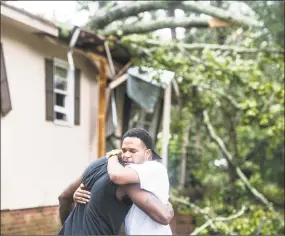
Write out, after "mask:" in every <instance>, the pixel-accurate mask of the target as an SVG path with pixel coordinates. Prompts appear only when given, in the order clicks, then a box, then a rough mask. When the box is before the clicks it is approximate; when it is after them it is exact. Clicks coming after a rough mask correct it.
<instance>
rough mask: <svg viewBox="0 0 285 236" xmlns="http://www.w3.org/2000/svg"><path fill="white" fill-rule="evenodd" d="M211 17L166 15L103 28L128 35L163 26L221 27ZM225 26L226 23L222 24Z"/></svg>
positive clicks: (108, 32) (146, 31) (111, 32)
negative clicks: (161, 17) (213, 23)
mask: <svg viewBox="0 0 285 236" xmlns="http://www.w3.org/2000/svg"><path fill="white" fill-rule="evenodd" d="M211 22H212V21H211V19H208V18H204V17H203V18H202V17H196V18H194V17H182V18H175V17H168V18H166V19H159V20H150V21H147V22H137V23H135V24H122V25H120V26H119V27H118V26H114V25H113V26H109V27H107V28H105V29H104V32H105V33H106V34H116V35H118V34H120V35H128V34H142V33H148V32H151V31H155V30H158V29H163V28H171V29H173V28H177V27H182V28H193V27H196V28H208V27H222V24H220V25H212V24H211ZM224 26H226V24H225V25H224Z"/></svg>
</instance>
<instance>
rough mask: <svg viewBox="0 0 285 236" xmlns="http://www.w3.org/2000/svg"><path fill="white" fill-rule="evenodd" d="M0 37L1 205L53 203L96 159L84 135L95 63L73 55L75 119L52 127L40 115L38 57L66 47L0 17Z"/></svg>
mask: <svg viewBox="0 0 285 236" xmlns="http://www.w3.org/2000/svg"><path fill="white" fill-rule="evenodd" d="M1 42H2V44H3V48H4V53H5V55H4V56H5V62H6V69H7V75H8V78H9V86H10V94H11V100H12V103H13V109H12V111H11V112H9V114H7V116H5V117H1V210H4V209H10V210H13V209H24V208H31V207H39V206H50V205H57V204H58V199H57V197H58V195H59V194H60V193H61V192H62V190H63V189H64V188H65V187H67V185H68V184H69V183H70V182H71V181H73V180H74V179H76V178H77V177H78V176H79V175H80V174H82V171H83V170H84V169H85V167H87V165H88V164H89V163H90V161H91V160H93V159H96V156H94V153H96V152H97V147H96V146H95V147H94V146H93V144H94V143H96V135H95V138H94V139H95V141H94V139H93V141H92V142H90V140H89V137H90V136H94V135H92V134H90V124H92V123H94V120H96V116H97V107H98V106H97V105H94V104H92V106H91V103H97V100H96V99H95V100H94V97H95V98H96V94H95V95H94V94H92V96H91V92H92V93H96V92H97V89H96V88H97V83H96V73H94V71H95V67H92V64H91V63H90V62H89V61H88V60H87V59H86V58H84V57H83V56H81V55H77V54H74V55H75V56H74V58H75V65H76V67H78V68H79V69H80V70H81V100H80V105H81V117H80V118H81V123H80V125H79V126H74V127H72V128H70V127H64V126H57V125H55V124H54V123H53V122H49V121H46V117H45V63H44V61H45V58H46V57H57V58H60V59H63V60H66V53H67V51H66V49H64V48H62V47H60V46H58V45H54V44H52V43H48V42H47V41H45V40H43V39H40V38H39V37H38V36H36V35H33V34H28V33H26V32H24V31H23V30H21V28H17V27H16V26H15V25H13V24H9V22H7V21H5V20H3V21H2V19H1ZM90 88H92V90H91V89H90ZM90 107H91V108H92V109H90ZM93 132H94V128H93ZM95 132H96V130H95ZM1 215H2V212H1ZM1 227H2V225H1Z"/></svg>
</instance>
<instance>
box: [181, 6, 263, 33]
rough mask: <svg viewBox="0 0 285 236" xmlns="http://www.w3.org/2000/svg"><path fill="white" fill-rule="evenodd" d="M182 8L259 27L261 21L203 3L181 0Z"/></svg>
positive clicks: (239, 23)
mask: <svg viewBox="0 0 285 236" xmlns="http://www.w3.org/2000/svg"><path fill="white" fill-rule="evenodd" d="M183 9H184V10H189V11H195V12H199V13H202V14H205V15H209V16H213V17H216V18H218V19H220V20H225V21H227V22H231V23H234V24H237V25H243V26H258V27H261V26H262V23H261V22H259V21H257V20H256V19H254V18H252V17H248V16H243V15H237V14H234V13H233V12H230V11H226V10H224V9H221V8H218V7H214V6H211V5H208V6H205V5H204V4H199V3H196V2H190V1H186V2H183Z"/></svg>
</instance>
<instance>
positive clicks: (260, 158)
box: [122, 35, 284, 235]
mask: <svg viewBox="0 0 285 236" xmlns="http://www.w3.org/2000/svg"><path fill="white" fill-rule="evenodd" d="M132 37H135V38H136V40H135V41H136V43H135V44H133V43H132ZM149 39H153V37H152V36H151V35H149V36H145V35H144V36H141V35H135V36H134V35H133V36H128V37H125V38H123V39H122V42H123V43H124V44H125V45H127V46H128V47H129V48H131V49H132V50H133V53H137V54H138V55H142V54H143V55H146V56H140V59H139V60H137V61H136V63H137V65H144V66H150V67H154V68H157V69H167V70H172V71H174V72H175V73H176V77H177V80H178V84H179V88H180V92H181V100H182V107H183V108H181V107H174V108H173V111H172V118H171V134H172V137H171V139H170V153H171V154H170V155H169V176H170V179H171V184H172V186H174V187H175V186H176V184H177V175H178V174H179V172H180V171H179V168H180V156H181V155H180V150H181V143H182V136H183V131H184V129H185V127H186V125H188V124H190V125H191V130H190V134H191V135H190V140H191V141H190V146H189V148H188V149H189V152H188V160H187V166H188V168H187V177H186V188H185V189H184V190H183V191H182V193H183V195H184V196H189V197H190V199H192V201H193V202H196V203H197V204H198V205H199V206H201V207H204V208H209V209H211V211H212V212H215V214H218V215H230V214H233V212H234V211H235V210H236V209H239V208H240V207H241V205H242V204H246V205H247V206H251V205H252V206H254V207H255V208H253V209H251V210H248V211H247V213H246V214H245V216H243V217H241V218H238V219H236V220H234V221H233V222H232V224H230V230H232V231H235V232H238V233H240V234H245V235H250V234H252V233H253V232H255V231H256V230H257V228H258V224H259V223H260V220H261V219H262V217H267V218H268V219H269V220H271V219H272V218H274V217H273V216H272V214H271V213H270V212H268V210H265V209H264V208H262V207H261V206H259V205H258V204H259V202H257V201H256V200H255V199H254V198H253V197H252V195H251V194H250V193H249V191H248V190H247V189H246V187H245V186H244V184H243V183H242V182H241V181H240V180H239V179H233V180H232V179H231V175H230V169H229V168H228V165H227V163H225V164H224V165H220V166H217V165H216V164H215V163H216V162H217V161H221V160H224V157H223V155H222V154H221V152H220V150H219V149H218V148H217V146H216V145H215V144H214V143H213V142H212V141H211V140H210V139H209V137H208V134H207V132H206V130H205V128H204V127H201V129H200V130H199V131H197V128H196V123H197V121H198V120H199V119H201V110H202V109H207V110H208V111H209V114H210V116H211V122H212V124H213V126H214V127H215V129H216V131H217V134H218V135H219V136H220V137H222V138H223V141H224V142H225V144H226V146H227V148H228V149H229V151H230V152H231V153H232V155H233V156H234V159H235V160H234V161H235V163H236V164H237V165H239V166H240V168H241V169H242V170H243V171H244V173H245V174H246V176H247V177H248V179H249V181H250V183H251V184H252V185H253V186H254V187H256V188H257V189H258V190H259V191H260V192H262V193H263V194H264V195H265V196H266V197H267V198H268V199H269V200H270V201H272V202H273V203H274V204H275V206H277V207H279V208H282V207H283V206H284V188H283V184H284V182H283V179H282V178H280V176H283V175H284V164H283V163H284V145H283V143H284V135H283V134H284V117H283V114H284V90H283V79H284V71H283V68H284V61H283V58H282V56H278V55H273V54H265V53H257V54H255V55H248V54H237V53H228V52H222V51H211V50H208V49H207V48H205V49H204V50H203V51H202V52H198V51H191V52H188V51H186V50H184V49H183V48H182V47H181V46H180V45H179V43H176V44H175V46H173V43H172V42H169V43H165V44H162V45H160V46H159V47H158V46H151V45H149V44H148V43H147V42H148V40H149ZM251 40H252V41H248V45H250V46H253V47H254V46H255V44H254V38H252V39H251ZM196 59H197V60H196ZM207 86H208V87H207ZM205 88H206V89H205ZM197 132H199V134H198V133H197ZM198 136H200V140H202V141H201V142H202V150H201V152H200V153H199V152H198V150H197V147H196V142H197V137H198ZM205 173H206V174H205ZM225 183H227V184H225ZM174 206H175V208H176V209H177V211H178V212H180V213H183V214H192V215H193V214H194V213H193V212H191V211H189V209H188V208H187V207H185V206H182V205H181V204H176V203H175V204H174ZM257 209H258V210H257ZM256 212H259V213H256ZM255 215H257V216H256V217H253V216H255ZM266 222H267V221H266ZM278 222H279V221H278ZM201 224H202V223H201ZM266 224H270V227H269V228H268V227H266V228H267V230H268V232H277V229H278V227H281V226H280V222H279V223H278V225H277V223H276V225H274V224H275V223H274V224H271V223H264V225H266ZM273 225H274V226H276V227H274V228H272V226H273ZM228 227H229V226H227V228H228ZM282 227H283V228H284V226H282ZM266 228H265V227H264V228H262V229H261V232H260V233H261V234H266V232H267V231H266ZM227 230H228V229H227ZM254 230H255V231H254ZM219 231H220V232H223V233H226V231H225V229H223V226H222V225H220V226H219ZM204 233H205V234H207V233H213V232H212V231H211V232H210V231H205V232H204Z"/></svg>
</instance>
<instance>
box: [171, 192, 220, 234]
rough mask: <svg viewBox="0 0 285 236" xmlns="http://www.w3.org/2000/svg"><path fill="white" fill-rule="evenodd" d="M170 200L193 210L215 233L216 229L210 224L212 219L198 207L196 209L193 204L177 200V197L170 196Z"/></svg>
mask: <svg viewBox="0 0 285 236" xmlns="http://www.w3.org/2000/svg"><path fill="white" fill-rule="evenodd" d="M170 199H171V200H173V201H175V202H179V203H182V204H184V205H186V206H188V207H190V208H192V209H193V210H195V211H197V212H199V213H200V214H201V215H202V216H203V217H204V218H205V220H207V221H209V225H210V226H211V227H212V228H213V229H214V230H215V231H217V227H216V226H215V225H214V224H213V223H212V219H211V218H210V217H209V216H208V215H207V214H206V213H205V212H204V210H203V209H201V208H200V207H198V206H197V205H195V204H193V203H191V202H190V203H189V202H187V201H185V200H182V199H179V198H177V197H175V196H174V195H172V194H170Z"/></svg>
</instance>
